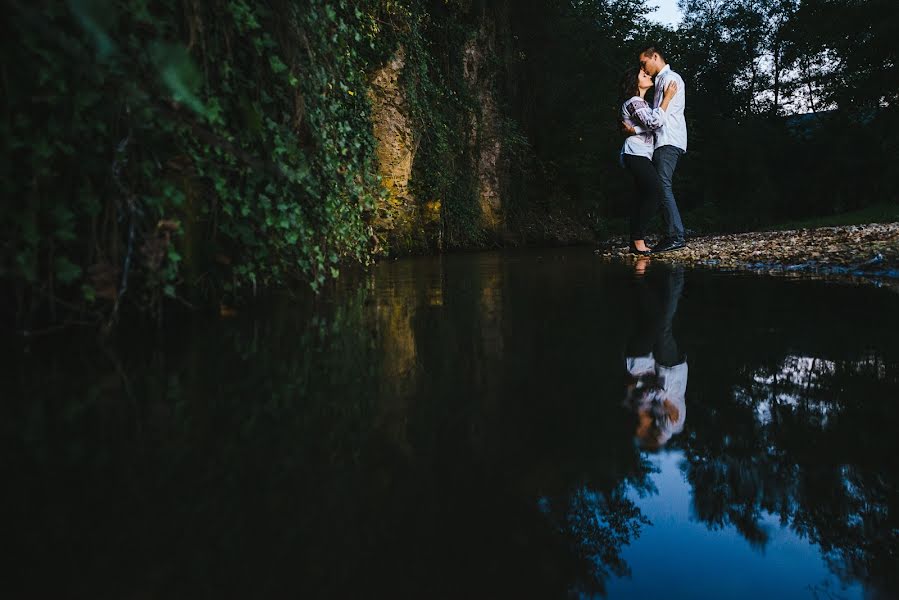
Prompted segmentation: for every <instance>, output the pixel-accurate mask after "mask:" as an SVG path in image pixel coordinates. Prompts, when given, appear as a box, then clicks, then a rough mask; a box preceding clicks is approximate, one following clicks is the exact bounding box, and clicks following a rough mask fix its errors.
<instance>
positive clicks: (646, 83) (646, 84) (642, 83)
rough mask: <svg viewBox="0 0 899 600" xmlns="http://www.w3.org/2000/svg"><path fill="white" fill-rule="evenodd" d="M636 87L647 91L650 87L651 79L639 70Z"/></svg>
mask: <svg viewBox="0 0 899 600" xmlns="http://www.w3.org/2000/svg"><path fill="white" fill-rule="evenodd" d="M637 87H639V88H640V89H641V90H648V89H649V88H651V87H652V77H650V76H649V75H647V74H646V71H644V70H643V69H640V74H639V75H637Z"/></svg>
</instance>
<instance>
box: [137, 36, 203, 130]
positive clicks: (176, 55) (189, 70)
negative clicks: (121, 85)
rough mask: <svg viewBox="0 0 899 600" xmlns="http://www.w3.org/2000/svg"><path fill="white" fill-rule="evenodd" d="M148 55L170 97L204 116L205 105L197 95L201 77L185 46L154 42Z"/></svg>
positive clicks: (201, 80)
mask: <svg viewBox="0 0 899 600" xmlns="http://www.w3.org/2000/svg"><path fill="white" fill-rule="evenodd" d="M150 56H151V58H152V60H153V64H154V65H155V66H156V69H157V70H158V72H159V76H160V78H161V79H162V82H163V83H164V84H165V86H166V87H167V88H168V90H169V92H170V93H171V94H172V99H173V100H175V101H176V102H181V103H183V104H185V105H187V106H188V107H190V109H191V110H193V111H194V112H196V113H197V114H200V115H203V116H206V107H205V106H204V105H203V102H202V101H200V99H199V98H198V97H197V93H198V91H199V89H200V86H201V85H202V82H203V78H202V75H201V73H200V70H199V69H197V67H196V65H194V62H193V60H192V59H191V57H190V54H189V53H188V52H187V48H185V47H184V46H182V45H180V44H170V43H163V42H156V43H154V44H153V45H152V46H151V47H150Z"/></svg>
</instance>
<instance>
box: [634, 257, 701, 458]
mask: <svg viewBox="0 0 899 600" xmlns="http://www.w3.org/2000/svg"><path fill="white" fill-rule="evenodd" d="M648 262H649V259H639V260H638V262H637V264H636V275H637V277H636V280H635V282H634V285H635V288H636V289H635V295H636V299H637V301H636V302H635V303H634V306H635V307H636V310H637V314H636V318H635V319H634V323H635V325H634V331H633V334H632V335H631V337H630V340H629V342H628V346H627V350H626V356H625V366H626V368H627V373H628V377H627V381H628V383H627V388H626V389H627V392H626V395H625V404H626V406H627V407H628V408H630V409H631V410H633V411H634V412H635V413H636V415H637V425H636V433H635V435H636V440H637V443H638V444H639V445H640V446H641V447H642V448H645V449H647V450H656V449H659V448H661V447H662V446H664V445H665V444H666V443H667V442H668V440H669V439H671V436H673V435H675V434H678V433H680V432H681V431H683V428H684V420H685V419H686V417H687V407H686V402H685V394H686V391H687V361H686V357H685V356H684V355H683V354H682V353H681V352H680V350H679V349H678V347H677V343H676V342H675V341H674V335H673V331H672V322H673V320H674V315H675V313H676V312H677V303H678V301H679V300H680V297H681V293H682V292H683V289H684V271H683V268H682V267H671V266H669V265H664V264H659V265H655V266H654V267H653V268H652V269H650V270H649V271H646V267H647V264H648Z"/></svg>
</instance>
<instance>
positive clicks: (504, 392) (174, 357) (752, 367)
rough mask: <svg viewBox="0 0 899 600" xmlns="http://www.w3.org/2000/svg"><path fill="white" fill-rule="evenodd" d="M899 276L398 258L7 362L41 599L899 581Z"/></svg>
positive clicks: (11, 504)
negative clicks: (228, 308) (307, 293)
mask: <svg viewBox="0 0 899 600" xmlns="http://www.w3.org/2000/svg"><path fill="white" fill-rule="evenodd" d="M897 334H899V295H897V294H896V293H894V292H891V291H888V290H886V289H878V288H876V287H875V286H857V285H850V284H846V283H834V282H823V281H811V280H802V279H785V278H772V277H766V276H760V275H751V274H735V273H726V272H721V271H714V270H702V269H698V270H691V269H683V268H679V267H672V266H669V265H665V264H661V263H653V262H651V261H644V262H641V263H638V264H636V265H634V264H621V263H606V262H602V261H601V260H599V259H598V258H597V257H596V256H594V255H593V254H592V252H590V251H589V250H587V249H551V250H527V251H509V252H492V253H472V254H454V255H447V256H442V257H428V258H413V259H403V260H396V261H385V262H383V263H381V264H378V265H376V266H375V267H374V268H373V269H372V270H370V271H369V272H368V273H366V274H361V275H358V276H355V277H348V278H346V281H344V282H342V283H341V285H340V286H339V289H337V290H334V291H332V292H331V293H328V294H325V295H323V296H322V297H320V298H318V299H316V300H308V299H305V300H297V299H291V298H289V297H287V296H284V297H272V298H268V299H266V300H264V301H260V302H259V303H258V304H257V305H256V306H254V307H251V308H242V309H241V310H240V311H239V312H238V314H237V315H236V316H235V317H233V318H228V319H223V318H219V317H218V316H216V317H210V316H204V315H199V314H195V315H193V316H190V317H189V318H176V319H172V320H170V321H167V322H166V323H165V324H164V326H163V328H162V330H161V331H157V330H154V329H141V328H139V327H134V328H132V329H127V328H125V329H122V330H121V331H120V332H119V333H118V335H117V337H116V339H115V340H114V342H111V343H108V344H105V345H102V346H101V345H98V344H96V343H94V342H93V338H92V337H91V336H83V335H76V334H74V333H72V334H67V335H54V336H45V337H44V338H41V339H38V340H35V341H33V342H32V343H30V344H29V345H28V346H27V347H24V348H21V347H18V346H17V347H16V348H13V349H12V351H11V355H12V358H11V359H10V360H7V361H4V362H5V366H4V371H5V373H6V378H7V385H6V392H5V393H4V402H3V403H2V405H3V408H2V411H3V413H2V414H3V418H2V429H0V432H2V438H0V441H2V450H3V455H4V460H3V465H4V466H3V474H4V482H5V483H4V488H5V490H4V492H3V499H2V501H0V509H2V511H3V515H4V520H5V521H6V525H5V527H4V529H5V530H6V533H5V534H4V541H5V542H6V546H7V548H8V549H12V554H13V555H14V558H13V559H11V560H9V559H8V560H7V561H6V563H7V564H6V568H7V569H8V570H9V573H8V575H7V576H6V577H5V580H6V584H5V585H6V586H7V587H8V588H10V589H15V590H16V594H14V595H13V596H10V597H51V596H57V597H58V596H60V595H62V596H65V597H88V596H89V597H92V598H179V597H185V598H198V597H216V598H219V597H222V596H225V597H231V596H235V597H259V598H261V597H272V598H281V597H306V598H343V597H347V598H349V597H353V598H359V597H375V598H379V597H390V598H405V597H412V598H442V597H447V598H469V597H478V598H480V597H489V598H505V597H528V598H530V597H539V598H567V597H572V596H574V597H584V598H590V597H602V596H603V595H606V596H608V597H611V598H638V597H640V598H642V597H666V598H758V597H766V598H769V599H770V598H801V597H808V598H832V597H840V598H861V597H895V596H899V570H897V569H896V568H895V567H896V560H897V558H896V557H897V556H899V436H897V435H896V433H895V431H893V429H892V426H893V424H896V423H899V335H897Z"/></svg>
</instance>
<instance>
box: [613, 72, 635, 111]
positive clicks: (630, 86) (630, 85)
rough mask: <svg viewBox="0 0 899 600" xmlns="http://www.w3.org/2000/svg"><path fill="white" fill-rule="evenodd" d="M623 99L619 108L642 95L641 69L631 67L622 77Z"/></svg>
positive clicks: (619, 103)
mask: <svg viewBox="0 0 899 600" xmlns="http://www.w3.org/2000/svg"><path fill="white" fill-rule="evenodd" d="M620 91H621V97H620V98H619V99H618V106H621V105H622V104H624V103H625V102H626V101H627V100H630V99H631V98H633V97H634V96H639V95H640V67H631V68H629V69H628V70H627V71H625V72H624V75H622V76H621V87H620Z"/></svg>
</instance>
